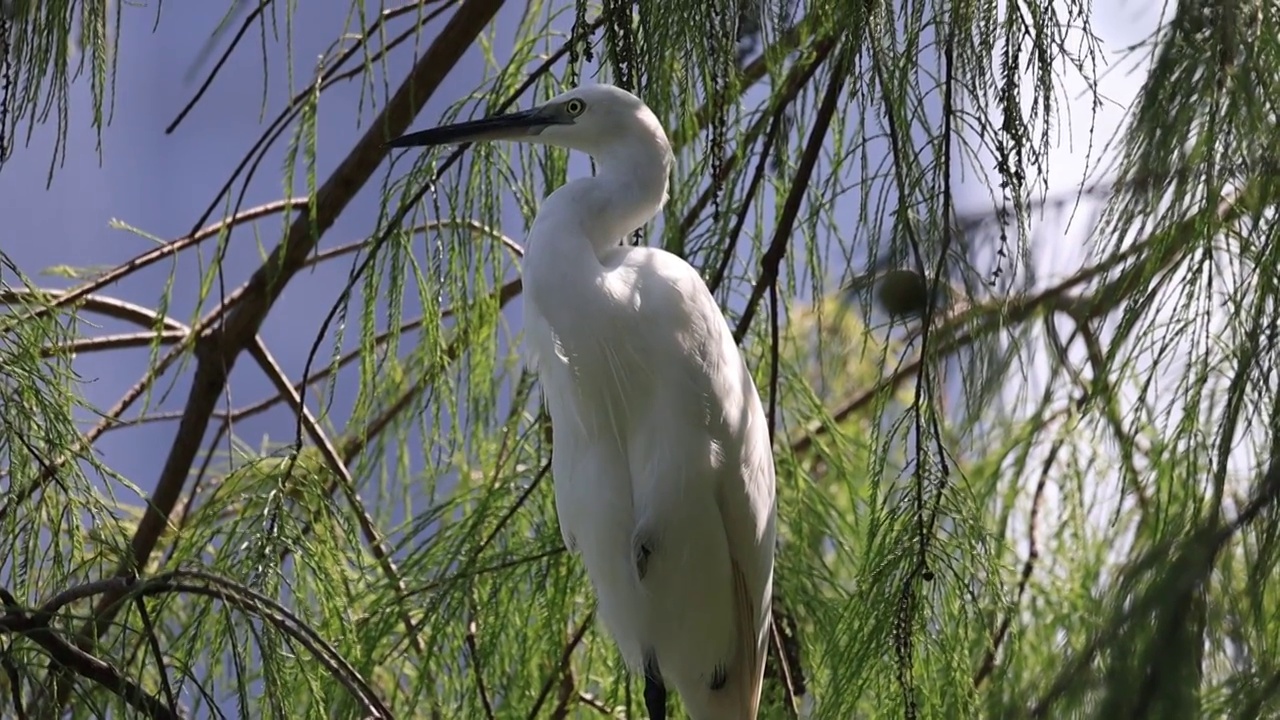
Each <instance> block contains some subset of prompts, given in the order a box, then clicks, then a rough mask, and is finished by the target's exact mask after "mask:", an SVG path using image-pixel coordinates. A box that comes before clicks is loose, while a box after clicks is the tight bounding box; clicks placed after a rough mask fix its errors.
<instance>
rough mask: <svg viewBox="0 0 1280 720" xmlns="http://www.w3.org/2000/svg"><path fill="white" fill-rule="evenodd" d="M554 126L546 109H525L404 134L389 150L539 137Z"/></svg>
mask: <svg viewBox="0 0 1280 720" xmlns="http://www.w3.org/2000/svg"><path fill="white" fill-rule="evenodd" d="M552 124H554V121H553V120H549V119H548V118H547V117H546V115H545V113H544V112H543V109H542V108H533V109H532V110H521V111H520V112H514V113H510V114H507V115H497V116H495V117H489V118H483V119H481V120H471V121H469V122H462V123H457V124H454V125H442V126H440V127H435V128H431V129H430V130H419V131H418V132H414V133H409V134H408V135H401V136H400V137H398V138H396V139H394V140H392V141H391V142H388V143H387V147H393V148H404V147H430V146H433V145H457V144H461V143H467V142H476V141H480V140H519V139H520V138H524V137H528V136H530V135H537V134H538V133H540V132H542V130H543V128H545V127H547V126H548V125H552Z"/></svg>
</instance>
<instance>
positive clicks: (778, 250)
mask: <svg viewBox="0 0 1280 720" xmlns="http://www.w3.org/2000/svg"><path fill="white" fill-rule="evenodd" d="M846 66H847V63H845V62H843V61H841V62H837V63H836V67H835V68H833V69H832V72H831V78H830V79H829V81H828V83H827V89H826V92H824V93H823V96H822V102H821V103H820V104H819V105H818V114H817V117H815V118H814V121H813V129H812V130H810V131H809V140H808V142H807V143H805V148H804V153H803V154H802V155H801V156H800V162H799V164H798V165H797V166H796V174H795V176H794V177H793V178H792V179H791V189H790V190H789V191H787V197H786V199H785V200H784V201H783V203H782V211H781V212H780V213H779V214H778V223H777V225H776V227H775V228H774V232H773V239H772V240H770V241H769V248H768V249H767V250H765V253H764V257H762V258H761V259H760V277H759V279H758V280H757V281H756V283H755V285H754V286H753V287H752V288H751V295H750V297H748V298H747V304H746V306H745V307H744V308H743V311H742V317H741V318H740V319H739V320H738V325H737V327H736V328H734V331H733V337H734V339H736V340H737V341H738V342H742V339H743V338H744V337H745V336H746V334H747V329H748V328H750V327H751V321H752V320H753V319H754V318H755V314H756V308H757V307H758V306H759V305H760V299H761V298H763V297H764V293H765V290H766V289H767V288H768V287H769V286H770V285H772V284H773V283H775V282H777V280H778V269H779V268H780V267H781V265H782V260H783V258H784V257H786V254H787V246H788V245H789V244H790V241H791V231H792V228H793V227H795V222H796V217H797V216H798V215H799V214H800V204H801V203H802V202H803V201H804V195H805V191H807V190H808V188H809V180H810V178H811V177H812V176H813V169H814V167H815V166H816V165H817V164H818V155H819V154H821V152H822V146H823V145H824V144H825V143H826V139H827V130H828V129H829V128H830V127H831V120H832V119H833V118H834V117H835V113H836V101H837V100H839V99H840V93H841V92H843V90H844V83H845V81H846V80H848V73H847V72H845V68H846Z"/></svg>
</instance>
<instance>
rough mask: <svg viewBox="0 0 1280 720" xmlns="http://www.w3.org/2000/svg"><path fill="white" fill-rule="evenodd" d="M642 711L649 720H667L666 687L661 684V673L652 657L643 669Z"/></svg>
mask: <svg viewBox="0 0 1280 720" xmlns="http://www.w3.org/2000/svg"><path fill="white" fill-rule="evenodd" d="M644 709H645V711H646V712H648V713H649V720H667V686H666V685H664V684H663V683H662V673H660V672H658V663H657V661H656V660H654V659H653V658H652V657H650V659H649V660H648V662H646V663H645V667H644Z"/></svg>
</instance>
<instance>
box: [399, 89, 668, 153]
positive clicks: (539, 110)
mask: <svg viewBox="0 0 1280 720" xmlns="http://www.w3.org/2000/svg"><path fill="white" fill-rule="evenodd" d="M486 140H514V141H517V142H527V143H538V144H542V145H555V146H558V147H564V148H569V149H571V150H578V151H579V152H584V153H587V154H588V155H591V156H593V157H596V158H597V159H602V158H603V157H604V156H608V155H610V154H612V153H613V152H616V151H618V150H621V148H623V147H636V146H640V147H644V148H645V149H646V150H648V151H650V152H653V151H654V150H657V151H658V152H661V153H664V154H666V155H668V156H669V154H670V152H671V149H670V145H669V143H668V141H667V135H666V133H665V132H663V130H662V125H661V123H659V122H658V118H657V117H656V116H655V115H654V114H653V112H652V111H651V110H649V107H648V106H647V105H645V104H644V102H642V101H641V100H640V98H638V97H636V96H635V95H632V94H631V93H629V92H627V91H626V90H623V89H621V88H618V87H614V86H613V85H584V86H582V87H578V88H574V89H573V90H569V91H568V92H565V93H561V94H560V95H557V96H556V97H553V98H551V99H550V100H548V101H547V102H546V103H543V104H542V105H539V106H538V107H535V108H531V109H529V110H521V111H519V112H514V113H510V114H507V115H498V116H495V117H488V118H484V119H481V120H472V121H470V122H463V123H457V124H455V125H444V126H441V127H437V128H432V129H430V130H422V131H419V132H415V133H409V134H408V135H402V136H400V137H398V138H396V139H394V140H392V141H391V142H389V143H387V145H389V146H390V147H423V146H432V145H453V144H459V143H466V142H479V141H486Z"/></svg>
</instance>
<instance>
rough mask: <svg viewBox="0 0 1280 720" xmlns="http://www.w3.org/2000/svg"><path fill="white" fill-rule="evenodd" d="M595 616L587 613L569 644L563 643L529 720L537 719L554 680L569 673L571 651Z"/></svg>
mask: <svg viewBox="0 0 1280 720" xmlns="http://www.w3.org/2000/svg"><path fill="white" fill-rule="evenodd" d="M595 616H596V611H595V610H592V611H591V612H589V613H587V616H586V617H585V618H583V620H582V623H581V624H580V625H578V629H577V631H576V632H574V633H573V636H572V637H570V638H569V642H567V643H565V646H564V650H563V651H562V652H561V653H560V662H559V663H557V664H556V667H555V669H554V670H552V671H551V674H550V675H548V676H547V680H546V682H544V683H542V690H541V691H540V692H539V693H538V699H537V700H534V701H533V707H531V708H529V715H528V718H529V720H534V718H536V717H538V711H539V710H541V709H542V705H543V703H545V702H546V701H547V696H548V695H550V694H551V688H552V687H554V686H555V684H556V680H559V679H560V678H561V677H562V676H563V675H564V674H565V673H566V672H568V671H569V660H570V659H571V658H572V657H573V651H574V650H576V649H577V648H578V645H580V644H582V638H583V637H585V636H586V634H587V630H588V629H589V628H590V627H591V623H592V621H594V619H595Z"/></svg>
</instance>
